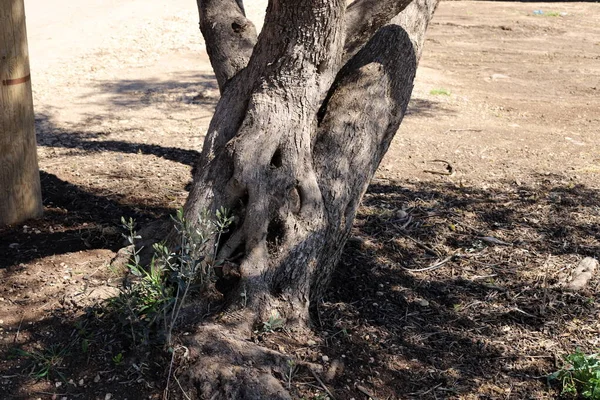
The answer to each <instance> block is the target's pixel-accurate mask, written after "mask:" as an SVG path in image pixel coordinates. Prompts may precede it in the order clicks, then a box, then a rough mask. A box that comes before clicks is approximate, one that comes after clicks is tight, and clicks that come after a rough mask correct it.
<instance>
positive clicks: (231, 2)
mask: <svg viewBox="0 0 600 400" xmlns="http://www.w3.org/2000/svg"><path fill="white" fill-rule="evenodd" d="M197 3H198V13H199V15H200V30H201V31H202V35H203V36H204V41H205V43H206V51H207V53H208V56H209V57H210V63H211V65H212V67H213V70H214V72H215V76H216V77H217V82H218V84H219V89H220V90H221V92H223V88H224V87H225V85H226V84H227V82H228V81H229V80H230V79H231V78H233V77H234V76H235V75H236V74H237V73H238V72H240V71H241V70H242V69H243V68H245V67H246V65H248V60H249V59H250V56H251V55H252V50H253V49H254V45H255V44H256V28H255V27H254V24H253V23H252V22H251V21H250V20H249V19H247V18H246V15H245V13H244V5H243V2H242V0H197Z"/></svg>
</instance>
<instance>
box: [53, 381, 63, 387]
mask: <svg viewBox="0 0 600 400" xmlns="http://www.w3.org/2000/svg"><path fill="white" fill-rule="evenodd" d="M54 386H56V387H57V388H59V387H61V386H62V382H56V383H55V384H54Z"/></svg>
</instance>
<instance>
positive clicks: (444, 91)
mask: <svg viewBox="0 0 600 400" xmlns="http://www.w3.org/2000/svg"><path fill="white" fill-rule="evenodd" d="M429 94H431V95H433V96H450V91H449V90H448V89H431V90H430V91H429Z"/></svg>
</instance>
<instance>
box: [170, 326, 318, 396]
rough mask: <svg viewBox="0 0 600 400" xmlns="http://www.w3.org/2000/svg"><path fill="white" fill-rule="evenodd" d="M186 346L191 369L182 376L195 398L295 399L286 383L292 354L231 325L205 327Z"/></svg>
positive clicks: (188, 365) (186, 342)
mask: <svg viewBox="0 0 600 400" xmlns="http://www.w3.org/2000/svg"><path fill="white" fill-rule="evenodd" d="M244 317H246V316H244ZM184 345H185V346H186V347H187V348H189V349H190V354H189V359H188V362H187V366H186V371H187V372H186V374H185V375H183V376H181V375H180V376H179V379H180V382H181V384H182V386H183V389H184V390H185V392H186V393H187V395H188V396H189V397H191V398H196V399H214V400H233V399H235V400H241V399H245V400H261V399H272V400H284V399H286V400H287V399H291V398H292V397H291V395H290V393H289V392H288V391H287V390H286V389H285V388H284V384H283V383H282V380H283V379H284V377H285V376H286V375H285V374H286V372H287V370H288V369H289V363H288V362H289V360H290V359H291V358H292V357H290V356H287V355H285V354H282V353H279V352H277V351H274V350H270V349H267V348H264V347H261V346H260V345H258V344H256V343H253V342H251V341H250V340H248V337H245V335H244V334H243V333H241V334H240V331H238V330H237V329H235V328H233V329H230V328H228V324H219V325H217V324H210V325H205V326H202V327H201V328H200V329H199V330H198V332H197V333H195V334H194V335H193V336H189V337H187V338H186V340H185V343H184ZM317 368H319V367H317Z"/></svg>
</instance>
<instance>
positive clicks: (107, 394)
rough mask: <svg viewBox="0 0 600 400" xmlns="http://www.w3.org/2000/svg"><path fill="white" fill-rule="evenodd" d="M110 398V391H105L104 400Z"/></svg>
mask: <svg viewBox="0 0 600 400" xmlns="http://www.w3.org/2000/svg"><path fill="white" fill-rule="evenodd" d="M111 398H112V394H111V393H106V395H105V396H104V400H110V399H111Z"/></svg>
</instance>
